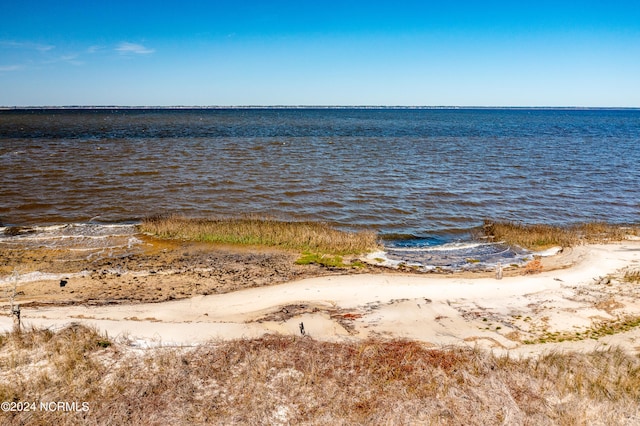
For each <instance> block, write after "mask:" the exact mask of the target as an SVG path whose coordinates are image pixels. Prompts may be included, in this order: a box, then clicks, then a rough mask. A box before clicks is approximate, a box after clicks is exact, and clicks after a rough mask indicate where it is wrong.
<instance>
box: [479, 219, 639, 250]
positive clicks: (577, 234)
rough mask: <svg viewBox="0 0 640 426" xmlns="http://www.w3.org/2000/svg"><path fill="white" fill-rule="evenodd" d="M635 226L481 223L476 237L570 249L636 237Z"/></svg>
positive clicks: (636, 227)
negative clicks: (631, 236) (583, 244)
mask: <svg viewBox="0 0 640 426" xmlns="http://www.w3.org/2000/svg"><path fill="white" fill-rule="evenodd" d="M639 234H640V227H638V226H619V225H611V224H607V223H603V222H592V223H584V224H578V225H574V226H567V227H560V226H551V225H542V224H533V225H526V224H522V223H516V222H492V221H485V222H484V225H483V226H482V229H481V231H480V232H479V233H478V234H477V235H476V236H477V237H482V238H487V239H489V240H491V241H504V242H506V243H508V244H514V245H517V246H520V247H523V248H527V249H531V250H543V249H545V248H549V247H554V246H560V247H571V246H575V245H577V244H580V243H583V242H589V243H605V242H611V241H622V240H624V239H625V238H627V237H628V236H629V235H639Z"/></svg>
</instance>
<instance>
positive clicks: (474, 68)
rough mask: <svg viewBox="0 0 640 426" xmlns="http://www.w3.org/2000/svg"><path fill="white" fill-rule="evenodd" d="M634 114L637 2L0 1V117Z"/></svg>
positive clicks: (638, 95) (639, 60) (639, 79)
mask: <svg viewBox="0 0 640 426" xmlns="http://www.w3.org/2000/svg"><path fill="white" fill-rule="evenodd" d="M69 105H81V106H93V105H96V106H98V105H120V106H243V105H253V106H257V105H387V106H397V105H404V106H578V107H640V1H637V0H634V1H615V0H609V1H589V0H586V1H575V2H563V1H561V0H555V1H547V0H539V1H491V0H487V1H475V2H471V1H455V0H451V1H441V2H432V1H402V0H397V1H375V0H370V1H349V0H343V1H319V0H315V1H308V0H297V1H279V0H275V1H242V0H233V1H192V0H183V1H180V2H175V1H163V0H155V1H146V0H145V1H133V0H129V1H126V2H124V1H118V0H111V1H94V0H83V1H75V0H73V1H66V0H57V1H32V0H20V1H5V2H3V5H2V8H1V13H0V106H69Z"/></svg>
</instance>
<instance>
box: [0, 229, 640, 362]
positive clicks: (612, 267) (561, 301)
mask: <svg viewBox="0 0 640 426" xmlns="http://www.w3.org/2000/svg"><path fill="white" fill-rule="evenodd" d="M146 247H147V248H146V249H145V251H143V252H141V253H139V254H129V255H127V256H126V257H124V258H116V259H111V260H106V259H105V260H100V261H96V262H93V263H91V264H86V263H85V264H83V263H82V261H81V260H72V259H67V260H66V261H64V262H62V261H60V256H58V257H56V256H55V255H54V254H52V253H45V252H41V253H39V252H38V251H31V252H30V253H29V255H28V256H29V257H24V256H23V257H19V256H13V257H10V258H8V262H7V266H5V268H7V267H11V266H13V267H14V268H20V269H21V273H22V274H24V273H27V272H30V271H32V270H38V271H40V272H48V273H51V274H58V275H56V276H50V277H48V278H49V279H44V280H38V281H33V282H24V283H19V284H18V285H17V290H18V296H17V297H16V301H17V302H19V303H21V304H22V318H23V324H25V325H26V326H29V325H35V326H46V327H61V326H63V325H65V324H68V323H69V322H72V321H75V322H82V323H86V324H90V325H93V326H96V327H98V328H99V329H101V330H103V331H106V332H108V334H109V336H112V337H118V336H119V337H120V338H125V339H128V340H130V341H132V342H134V343H136V342H137V344H140V345H154V344H179V345H190V344H198V343H200V342H204V341H208V340H210V339H233V338H242V337H256V336H260V335H263V334H265V333H274V332H275V333H282V334H285V335H292V336H300V335H301V334H302V333H301V329H300V323H303V324H304V333H305V335H307V336H310V337H312V338H316V339H322V340H332V341H340V340H350V339H362V338H368V337H375V336H379V337H385V338H410V339H416V340H419V341H422V342H425V343H426V344H431V345H434V346H442V345H450V344H455V345H460V344H462V345H470V346H476V345H478V346H481V347H486V348H491V349H492V350H496V351H509V352H513V353H519V354H523V355H526V354H532V353H539V352H541V351H546V350H550V349H594V348H597V347H602V346H607V345H620V346H622V347H623V348H625V349H627V350H629V351H631V352H636V353H637V352H640V327H638V326H637V324H636V323H635V322H633V321H632V320H630V319H633V318H640V284H639V283H638V282H637V281H629V280H625V274H626V273H628V272H629V271H637V270H640V241H631V240H630V241H625V242H622V243H616V244H606V245H584V246H578V247H575V248H571V249H565V250H563V251H562V252H561V253H559V254H557V255H555V256H553V257H550V258H545V259H544V260H543V263H544V266H545V269H544V271H543V272H541V273H538V274H534V275H522V273H521V271H518V270H511V271H506V274H505V277H504V278H503V279H501V280H497V279H496V278H495V277H494V276H493V274H492V273H459V274H448V275H436V274H408V273H406V272H403V271H400V272H397V271H396V272H391V271H386V272H381V271H382V270H383V269H382V268H376V267H366V268H351V269H327V268H322V267H319V266H314V265H307V266H302V265H295V264H294V261H295V258H296V256H295V255H294V254H290V253H284V252H279V251H264V250H260V251H257V250H255V249H238V248H229V247H227V248H220V247H217V248H215V249H213V248H212V246H210V245H203V244H193V243H181V242H162V243H161V242H158V241H155V242H154V243H153V244H148V245H147V246H146ZM3 255H6V254H4V253H3ZM63 257H64V256H63ZM61 265H62V266H61ZM82 270H86V271H88V272H87V273H86V274H85V275H84V276H72V277H69V278H68V279H65V281H67V283H66V284H65V286H64V287H60V279H64V277H63V278H60V276H61V275H64V274H65V273H67V274H68V273H69V272H74V271H75V272H79V271H82ZM68 275H70V274H68ZM2 287H3V289H4V290H5V291H7V290H8V289H9V288H10V287H12V284H10V283H9V282H6V283H4V284H3V286H2ZM2 302H3V303H4V304H5V307H7V303H8V301H7V298H6V297H4V298H3V299H2ZM150 302H153V303H150ZM3 311H4V312H6V315H5V316H2V317H0V327H2V328H4V329H10V327H11V318H10V317H9V315H8V309H3ZM625 321H626V322H625ZM604 325H609V326H612V327H611V331H610V332H604V331H603V326H604Z"/></svg>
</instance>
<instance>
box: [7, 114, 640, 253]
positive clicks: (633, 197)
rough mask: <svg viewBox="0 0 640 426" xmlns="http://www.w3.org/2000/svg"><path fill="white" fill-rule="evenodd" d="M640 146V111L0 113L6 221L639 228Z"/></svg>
mask: <svg viewBox="0 0 640 426" xmlns="http://www.w3.org/2000/svg"><path fill="white" fill-rule="evenodd" d="M639 148H640V110H620V111H614V110H580V111H578V110H394V109H378V110H370V109H317V110H311V109H264V110H253V109H252V110H76V111H62V110H30V111H24V110H23V111H0V170H1V172H0V221H1V222H2V223H4V224H5V225H8V224H13V225H35V224H38V225H45V224H59V223H119V222H128V221H135V220H138V219H139V218H141V217H144V216H146V215H149V214H155V213H169V212H177V213H183V214H186V215H189V216H200V217H201V216H210V215H231V216H235V215H238V214H242V213H260V214H268V215H271V216H275V217H278V218H282V219H294V220H324V221H328V222H331V223H334V224H336V225H338V226H342V227H346V228H359V227H365V228H373V229H376V230H378V231H380V232H381V233H382V234H385V235H389V234H402V235H411V236H413V237H415V238H413V239H412V240H411V243H410V244H409V245H410V246H413V245H416V244H418V245H420V244H423V245H433V244H436V243H443V242H451V241H452V238H453V239H455V238H456V237H455V236H459V235H463V234H464V233H465V232H466V231H468V230H469V229H470V228H473V227H475V226H478V225H480V224H481V223H482V220H483V219H485V218H492V219H506V220H515V221H521V222H525V223H533V222H536V223H537V222H544V223H550V224H570V223H576V222H582V221H593V220H604V221H608V222H616V223H628V222H634V223H636V222H639V221H640V149H639ZM452 236H454V237H452ZM390 244H391V245H393V244H394V243H390ZM397 244H400V245H401V244H402V243H401V242H398V243H397ZM405 244H406V243H405Z"/></svg>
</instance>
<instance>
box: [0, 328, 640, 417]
mask: <svg viewBox="0 0 640 426" xmlns="http://www.w3.org/2000/svg"><path fill="white" fill-rule="evenodd" d="M108 343H110V344H108ZM0 366H1V367H2V369H1V370H0V398H2V400H3V401H67V402H71V401H77V402H78V403H83V402H84V403H86V404H87V407H88V410H86V411H83V410H80V411H62V410H60V411H56V412H46V411H42V410H36V411H30V412H25V411H14V412H11V411H8V412H4V413H0V422H1V423H2V424H29V425H49V424H67V425H74V424H98V425H100V424H105V425H107V424H108V425H117V424H144V425H164V424H220V425H222V424H308V425H326V424H335V425H346V424H349V425H370V424H445V425H448V424H451V425H461V424H464V425H487V424H531V425H534V424H536V425H537V424H559V425H573V424H637V422H638V420H640V405H639V404H638V401H640V359H639V358H638V357H637V356H632V355H629V354H627V353H625V352H624V351H622V350H620V349H615V348H611V349H607V350H602V351H596V352H591V353H574V352H568V353H560V352H549V353H547V354H544V355H541V356H538V357H534V358H527V359H525V358H514V357H509V356H498V355H494V354H493V353H490V352H485V351H481V350H478V349H469V348H459V347H452V348H432V347H428V346H426V345H423V344H421V343H418V342H414V341H407V340H383V339H368V340H363V341H358V342H349V343H346V342H345V343H330V342H320V341H316V340H313V339H312V338H308V337H305V338H301V337H293V336H275V335H267V336H264V337H262V338H257V339H240V340H232V341H225V342H212V343H210V344H203V345H200V346H197V347H194V348H179V347H160V348H155V349H147V350H140V349H132V348H131V347H130V346H128V345H127V344H123V343H119V342H110V341H109V340H108V339H106V338H105V337H103V336H100V335H99V334H97V333H96V332H95V331H93V330H88V329H86V328H84V327H82V326H72V327H71V328H68V329H63V330H61V331H58V332H51V331H48V330H31V331H27V332H23V333H21V334H6V335H2V336H0ZM2 416H4V417H2Z"/></svg>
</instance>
